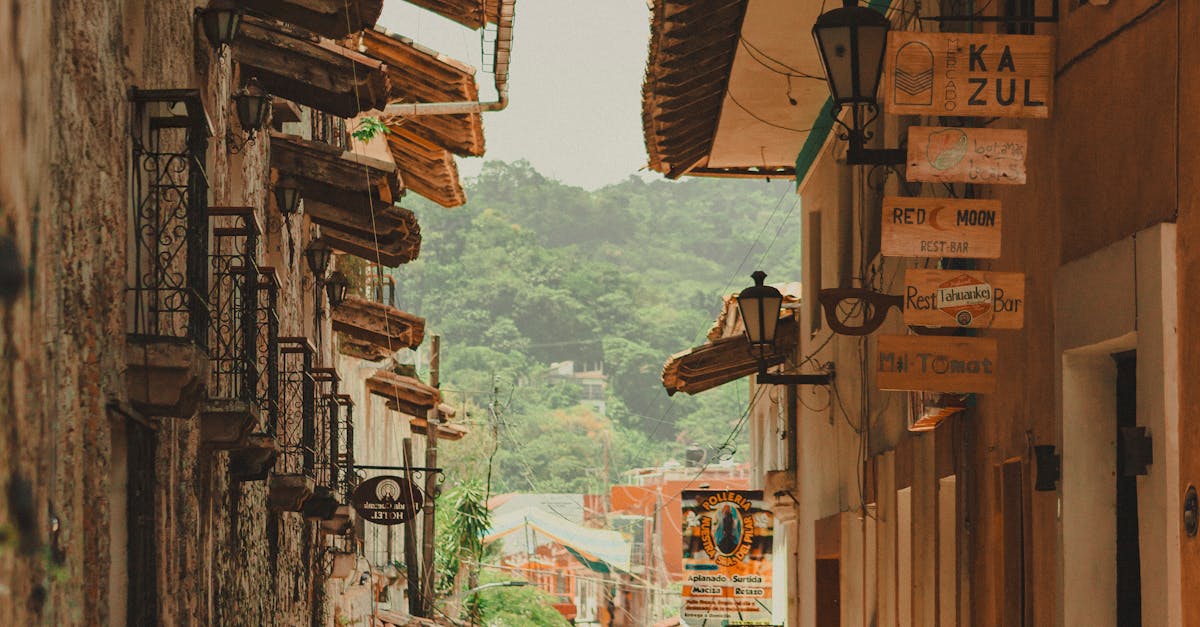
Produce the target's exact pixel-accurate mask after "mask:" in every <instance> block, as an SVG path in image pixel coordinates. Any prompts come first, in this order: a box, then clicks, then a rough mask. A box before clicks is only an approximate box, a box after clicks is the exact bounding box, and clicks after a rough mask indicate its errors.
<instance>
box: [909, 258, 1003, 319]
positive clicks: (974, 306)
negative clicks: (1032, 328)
mask: <svg viewBox="0 0 1200 627" xmlns="http://www.w3.org/2000/svg"><path fill="white" fill-rule="evenodd" d="M904 324H908V325H912V326H921V327H970V328H976V329H978V328H990V329H1020V328H1021V327H1023V326H1025V275H1024V274H1023V273H1020V272H979V271H976V270H916V269H912V268H910V269H908V270H905V271H904Z"/></svg>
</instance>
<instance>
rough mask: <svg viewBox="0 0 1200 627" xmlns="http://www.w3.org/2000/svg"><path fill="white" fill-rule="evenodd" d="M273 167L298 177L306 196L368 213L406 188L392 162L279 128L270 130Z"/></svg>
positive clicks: (384, 206)
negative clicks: (282, 131) (278, 129)
mask: <svg viewBox="0 0 1200 627" xmlns="http://www.w3.org/2000/svg"><path fill="white" fill-rule="evenodd" d="M271 167H272V168H275V169H276V170H278V171H279V173H280V175H281V176H282V175H291V176H292V177H293V178H295V179H296V181H297V184H298V185H299V186H300V195H301V196H302V197H303V198H304V199H305V200H308V199H312V200H316V201H318V202H321V203H325V204H327V205H334V206H337V207H340V208H342V209H344V210H347V211H351V212H355V213H358V214H365V215H367V216H370V215H371V212H372V211H380V210H382V209H384V208H386V207H390V206H391V205H392V203H393V202H394V201H395V200H396V199H398V198H399V197H400V195H401V194H402V193H403V191H404V188H403V187H402V185H401V181H400V177H399V175H398V174H397V172H396V171H395V170H394V166H393V165H392V164H391V163H387V162H384V161H378V160H374V159H370V158H369V157H363V156H359V155H354V154H352V153H347V152H343V151H341V150H340V149H338V148H335V147H333V146H330V145H329V144H326V143H324V142H318V141H312V140H308V139H304V138H302V137H297V136H295V135H287V134H284V133H280V132H278V131H271ZM368 182H369V186H368Z"/></svg>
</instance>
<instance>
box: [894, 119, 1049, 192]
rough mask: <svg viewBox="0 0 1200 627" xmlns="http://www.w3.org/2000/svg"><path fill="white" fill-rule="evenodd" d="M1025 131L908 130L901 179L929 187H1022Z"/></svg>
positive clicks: (924, 128) (919, 128)
mask: <svg viewBox="0 0 1200 627" xmlns="http://www.w3.org/2000/svg"><path fill="white" fill-rule="evenodd" d="M1028 146H1029V136H1028V133H1026V132H1025V129H1023V128H1019V129H1011V128H959V127H954V128H943V127H936V126H912V127H909V129H908V168H906V169H905V172H904V178H906V179H908V180H909V181H923V182H929V183H981V184H992V185H1024V184H1025V153H1026V149H1027V148H1028Z"/></svg>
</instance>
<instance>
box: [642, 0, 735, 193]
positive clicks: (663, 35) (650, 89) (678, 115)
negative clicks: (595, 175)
mask: <svg viewBox="0 0 1200 627" xmlns="http://www.w3.org/2000/svg"><path fill="white" fill-rule="evenodd" d="M748 4H749V0H657V1H656V2H654V8H653V16H652V18H651V22H650V59H649V60H648V61H647V63H646V78H645V82H644V84H643V86H642V130H643V133H644V134H645V139H646V152H647V153H648V155H649V157H650V168H651V169H653V170H656V171H658V172H661V173H663V174H666V175H667V178H678V177H680V176H682V175H684V174H687V173H688V172H690V171H692V170H694V169H696V168H698V167H702V166H703V165H704V164H705V163H706V162H707V161H708V156H709V154H710V153H711V152H712V145H713V139H714V138H715V137H716V134H717V123H718V122H719V121H720V118H721V106H722V103H723V102H724V100H725V90H726V86H727V85H728V83H729V74H730V71H731V70H732V68H733V60H734V56H735V55H736V53H737V48H738V38H739V37H740V35H741V29H742V18H743V17H744V16H745V14H746V6H747V5H748Z"/></svg>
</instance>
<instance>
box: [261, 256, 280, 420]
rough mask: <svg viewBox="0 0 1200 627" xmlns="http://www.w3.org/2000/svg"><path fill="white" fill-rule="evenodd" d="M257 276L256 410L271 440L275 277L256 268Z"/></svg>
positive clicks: (275, 408)
mask: <svg viewBox="0 0 1200 627" xmlns="http://www.w3.org/2000/svg"><path fill="white" fill-rule="evenodd" d="M258 270H259V275H258V350H257V354H256V360H257V365H258V372H259V377H258V392H257V400H258V406H259V409H260V410H261V412H262V413H261V415H260V425H261V428H262V433H263V435H266V436H268V437H272V438H273V437H275V434H276V431H277V429H278V426H279V415H280V409H281V402H280V400H281V399H280V380H279V379H280V372H279V367H280V359H279V277H278V275H277V274H276V273H275V269H274V268H269V267H260V268H259V269H258Z"/></svg>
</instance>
